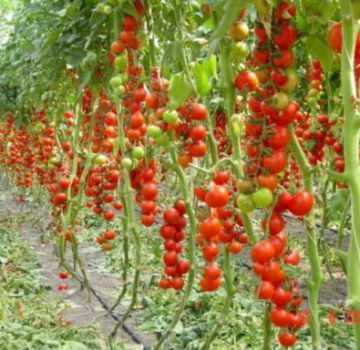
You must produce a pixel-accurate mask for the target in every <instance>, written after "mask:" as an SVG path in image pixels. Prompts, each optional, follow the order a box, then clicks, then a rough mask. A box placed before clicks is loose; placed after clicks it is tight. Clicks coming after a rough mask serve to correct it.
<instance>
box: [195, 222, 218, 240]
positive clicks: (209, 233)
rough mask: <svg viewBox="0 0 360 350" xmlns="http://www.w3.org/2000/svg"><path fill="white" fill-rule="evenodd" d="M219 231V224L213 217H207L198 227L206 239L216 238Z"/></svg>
mask: <svg viewBox="0 0 360 350" xmlns="http://www.w3.org/2000/svg"><path fill="white" fill-rule="evenodd" d="M221 229H222V225H221V222H220V220H219V219H217V218H215V217H208V218H207V219H206V220H204V221H203V222H201V223H200V225H199V231H200V232H201V233H202V234H203V235H204V237H205V238H206V239H210V238H212V237H214V236H217V235H218V234H220V232H221Z"/></svg>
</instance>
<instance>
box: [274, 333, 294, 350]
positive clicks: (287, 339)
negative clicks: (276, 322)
mask: <svg viewBox="0 0 360 350" xmlns="http://www.w3.org/2000/svg"><path fill="white" fill-rule="evenodd" d="M278 339H279V342H280V344H281V345H283V346H285V347H290V346H293V345H294V344H295V343H296V341H297V336H296V335H295V334H294V333H290V332H289V331H286V330H285V331H282V332H280V333H279V335H278Z"/></svg>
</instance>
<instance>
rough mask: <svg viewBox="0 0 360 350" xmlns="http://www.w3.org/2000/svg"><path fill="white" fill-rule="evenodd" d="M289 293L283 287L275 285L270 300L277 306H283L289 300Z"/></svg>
mask: <svg viewBox="0 0 360 350" xmlns="http://www.w3.org/2000/svg"><path fill="white" fill-rule="evenodd" d="M291 298H292V297H291V293H290V292H289V291H287V290H285V289H284V288H283V287H281V286H278V287H276V289H275V291H274V294H273V295H272V297H271V301H272V303H273V304H275V305H276V306H278V307H283V306H285V305H286V304H287V303H289V302H290V301H291Z"/></svg>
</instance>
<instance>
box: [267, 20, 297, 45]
mask: <svg viewBox="0 0 360 350" xmlns="http://www.w3.org/2000/svg"><path fill="white" fill-rule="evenodd" d="M278 29H279V34H277V35H275V36H274V37H273V40H274V42H275V44H276V45H278V46H280V47H281V48H288V47H290V46H291V45H292V44H293V43H294V42H295V41H296V39H297V30H296V28H295V27H294V26H293V25H291V24H288V23H282V24H280V25H279V26H278Z"/></svg>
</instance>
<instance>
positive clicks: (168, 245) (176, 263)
mask: <svg viewBox="0 0 360 350" xmlns="http://www.w3.org/2000/svg"><path fill="white" fill-rule="evenodd" d="M185 214H186V207H185V203H184V201H182V200H178V201H177V202H176V203H175V205H174V207H172V208H168V209H166V210H164V213H163V219H164V224H163V225H162V226H161V227H160V235H161V237H162V238H164V239H165V242H164V249H165V250H166V252H165V253H163V261H164V263H165V265H166V267H165V269H164V274H165V275H166V276H167V277H166V278H162V279H161V280H160V281H159V286H160V288H163V289H168V288H170V287H172V288H174V289H176V290H179V289H182V288H183V287H184V279H183V275H184V274H186V273H187V272H188V271H189V269H190V263H189V261H188V260H184V259H179V254H180V253H181V252H182V251H183V245H182V243H181V242H182V241H183V240H184V239H185V232H184V229H185V227H186V225H187V219H186V218H185V216H184V215H185Z"/></svg>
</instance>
